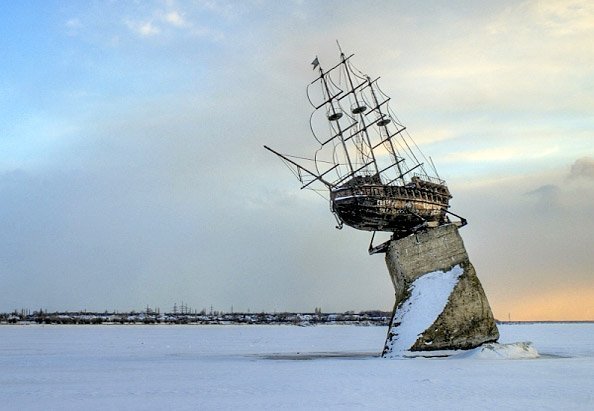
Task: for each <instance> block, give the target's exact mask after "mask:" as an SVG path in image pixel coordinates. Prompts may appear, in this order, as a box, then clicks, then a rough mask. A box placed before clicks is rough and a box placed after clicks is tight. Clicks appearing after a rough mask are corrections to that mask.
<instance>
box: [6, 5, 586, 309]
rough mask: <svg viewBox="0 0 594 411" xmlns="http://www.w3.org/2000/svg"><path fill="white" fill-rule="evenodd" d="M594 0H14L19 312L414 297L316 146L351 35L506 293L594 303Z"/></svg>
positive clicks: (518, 298) (541, 301)
mask: <svg viewBox="0 0 594 411" xmlns="http://www.w3.org/2000/svg"><path fill="white" fill-rule="evenodd" d="M593 39H594V4H592V2H590V1H587V0H585V1H579V0H576V1H498V2H492V1H454V2H452V1H426V2H416V1H364V2H361V1H324V2H318V1H285V2H277V1H263V0H262V1H216V0H210V1H209V0H204V1H200V0H197V1H173V0H172V1H139V2H133V1H129V2H116V1H107V0H105V1H88V2H69V1H51V0H48V1H19V2H4V3H2V4H1V5H0V57H1V60H2V64H1V65H0V227H2V229H1V230H0V284H1V287H0V311H12V310H14V309H20V308H31V309H36V308H43V309H47V310H49V311H54V310H76V309H88V310H99V311H103V310H130V309H139V308H143V307H146V306H147V305H149V306H151V307H159V308H160V309H161V310H162V311H168V310H171V308H172V306H173V304H174V303H178V304H179V303H180V302H181V301H183V302H184V303H185V304H187V305H188V306H190V307H193V308H196V309H202V308H205V307H211V306H212V307H214V309H217V310H223V311H230V310H231V309H234V310H235V311H247V310H248V309H249V310H251V311H313V310H314V308H315V307H321V308H322V310H323V311H325V312H331V311H346V310H355V311H360V310H367V309H384V310H390V309H391V308H392V305H393V302H394V294H393V293H394V291H393V288H392V285H391V282H390V279H389V275H388V272H387V268H386V266H385V263H384V260H383V257H382V256H381V255H374V256H369V255H368V254H367V247H368V243H369V240H370V235H369V233H367V232H361V231H357V230H354V229H351V228H348V227H346V228H344V229H343V230H336V229H335V228H334V227H335V221H334V218H333V216H332V214H331V213H330V212H329V207H328V203H327V202H326V201H324V200H323V199H321V198H320V197H318V196H317V195H316V194H315V193H313V192H310V191H307V190H299V187H300V185H299V182H298V181H297V180H295V178H294V177H293V175H292V174H291V173H290V172H289V171H288V170H287V169H286V168H285V167H284V166H283V164H282V163H281V162H280V161H279V160H278V159H277V158H275V157H274V156H273V155H271V154H270V153H268V152H267V151H265V150H264V149H263V147H262V146H263V145H264V144H267V145H269V146H271V147H274V148H275V149H277V150H278V151H281V152H284V153H292V154H297V155H310V154H311V153H312V152H313V150H314V149H315V145H314V140H313V138H312V135H311V133H310V130H309V116H310V109H311V107H310V106H309V103H308V101H307V98H306V94H305V87H306V85H307V84H309V83H310V82H311V81H312V80H314V78H315V73H314V72H313V71H312V66H311V65H310V63H311V61H312V60H313V59H314V58H315V57H316V56H318V58H319V61H320V62H321V63H322V64H323V65H325V66H330V65H333V64H334V63H335V62H337V59H338V51H337V47H336V40H339V41H340V44H341V46H342V48H343V49H344V50H345V52H346V53H349V54H350V53H354V54H355V56H354V57H353V60H352V61H353V63H354V64H355V66H357V67H358V68H359V69H361V70H362V71H364V72H366V73H368V74H369V75H370V76H372V77H378V76H379V77H381V79H380V84H381V87H382V89H383V90H384V91H385V92H386V93H387V94H388V95H389V96H390V97H391V98H392V108H393V109H394V110H395V111H396V113H397V114H398V117H399V119H400V121H401V122H403V123H404V124H405V125H406V126H407V130H408V131H409V132H410V134H411V136H412V137H413V138H414V139H415V141H416V142H417V144H418V145H419V146H420V147H421V149H422V150H423V152H424V153H425V154H427V155H430V156H431V157H432V159H433V161H434V162H435V164H436V166H437V168H438V170H439V173H440V176H441V177H443V178H445V179H446V180H447V181H448V185H449V187H450V191H451V192H452V193H453V196H454V198H453V199H452V201H451V205H452V208H451V210H452V211H453V212H455V213H457V214H460V215H463V216H464V217H466V218H467V219H468V220H469V225H468V226H466V227H464V228H463V229H462V230H461V234H462V237H463V239H464V241H465V244H466V247H467V250H468V252H469V256H470V259H471V262H472V263H473V264H474V266H475V268H476V270H477V274H478V276H479V278H480V280H481V281H482V284H483V287H484V288H485V291H486V293H487V296H488V298H489V301H490V304H491V306H492V308H493V311H494V314H495V316H496V317H497V318H499V319H503V320H507V319H512V320H594V252H593V251H592V250H593V249H594V247H593V245H594V219H593V215H594V114H593V113H594V40H593Z"/></svg>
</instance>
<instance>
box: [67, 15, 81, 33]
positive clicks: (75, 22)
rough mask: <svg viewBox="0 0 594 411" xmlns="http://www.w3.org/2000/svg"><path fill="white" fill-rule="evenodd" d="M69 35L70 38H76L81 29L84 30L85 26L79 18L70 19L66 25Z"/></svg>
mask: <svg viewBox="0 0 594 411" xmlns="http://www.w3.org/2000/svg"><path fill="white" fill-rule="evenodd" d="M65 26H66V29H67V33H68V35H69V36H76V35H77V34H78V32H79V30H80V29H82V28H83V25H82V23H81V21H80V19H78V18H72V19H69V20H68V21H67V22H66V24H65Z"/></svg>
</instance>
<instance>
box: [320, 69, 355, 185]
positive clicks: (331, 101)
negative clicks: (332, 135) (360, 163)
mask: <svg viewBox="0 0 594 411" xmlns="http://www.w3.org/2000/svg"><path fill="white" fill-rule="evenodd" d="M319 67H320V78H321V79H322V83H323V84H324V89H325V91H326V94H327V95H328V104H330V107H331V108H332V114H330V115H329V116H328V121H334V122H336V128H337V129H338V137H339V138H340V142H341V143H342V148H343V150H344V154H345V155H346V159H347V162H348V165H349V170H351V172H350V174H354V172H355V171H354V168H353V163H352V162H351V157H350V156H349V151H348V149H347V145H346V142H345V141H344V137H343V134H342V127H340V123H339V122H338V119H340V118H341V117H342V113H340V112H338V111H336V107H335V106H334V98H333V97H332V94H331V93H330V88H329V87H328V82H327V81H326V77H325V73H324V70H322V66H321V65H320V66H319Z"/></svg>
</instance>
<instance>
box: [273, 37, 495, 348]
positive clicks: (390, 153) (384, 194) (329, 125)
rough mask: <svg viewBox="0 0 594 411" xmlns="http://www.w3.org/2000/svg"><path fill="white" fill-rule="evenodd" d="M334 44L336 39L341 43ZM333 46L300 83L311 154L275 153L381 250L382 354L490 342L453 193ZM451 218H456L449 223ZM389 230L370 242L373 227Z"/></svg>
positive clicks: (491, 326) (374, 88)
mask: <svg viewBox="0 0 594 411" xmlns="http://www.w3.org/2000/svg"><path fill="white" fill-rule="evenodd" d="M339 50H340V45H339ZM352 57H353V55H352V54H351V55H349V56H346V55H345V54H344V53H343V52H342V50H340V60H339V62H338V63H337V64H336V65H334V66H332V67H331V68H330V69H328V70H324V69H322V66H321V64H320V61H319V59H318V58H317V57H316V58H315V59H314V61H313V62H312V65H313V68H314V70H317V72H318V75H317V76H316V78H315V79H314V80H313V81H312V82H311V83H310V84H309V85H308V87H307V96H308V99H309V102H310V103H311V105H312V106H313V107H314V112H313V113H312V115H311V118H310V127H311V131H312V133H313V136H314V138H315V140H316V141H317V143H318V147H317V149H316V150H315V153H314V155H313V157H311V158H306V157H303V156H292V155H288V154H281V153H279V152H277V151H275V150H273V149H271V148H270V147H268V146H264V147H265V148H266V149H267V150H269V151H271V152H272V153H274V154H276V155H277V156H278V157H279V158H280V159H281V160H283V162H284V163H285V164H286V165H287V166H288V167H289V168H290V169H291V170H292V171H293V172H294V174H295V175H296V176H297V178H298V179H299V181H300V182H301V183H302V186H301V188H302V189H305V188H307V189H311V190H315V191H316V192H318V194H322V195H323V194H327V195H328V200H329V202H330V209H331V211H332V213H333V214H334V216H335V218H336V221H337V228H339V229H341V228H343V226H344V225H347V226H350V227H352V228H355V229H357V230H363V231H369V232H373V235H372V238H371V242H370V244H369V253H370V254H378V253H385V254H386V264H387V266H388V271H389V273H390V277H391V279H392V282H393V284H394V290H395V296H396V302H395V305H394V311H393V314H392V320H391V323H390V328H389V331H388V336H387V339H386V343H385V347H384V351H383V356H384V357H395V356H407V355H410V353H414V352H428V351H433V352H434V351H436V350H458V349H470V348H475V347H478V346H479V345H481V344H484V343H487V342H495V341H497V339H498V337H499V333H498V330H497V326H496V324H495V320H494V318H493V314H492V312H491V308H490V307H489V303H488V301H487V298H486V296H485V293H484V291H483V289H482V286H481V284H480V281H479V280H478V278H477V276H476V273H475V271H474V268H473V266H472V264H471V263H470V260H469V259H468V255H467V253H466V249H465V247H464V243H463V241H462V238H461V237H460V234H459V232H458V228H459V227H462V226H464V225H466V220H465V219H464V218H462V217H460V216H458V215H456V214H454V213H452V212H451V211H450V210H449V208H450V205H449V201H450V199H451V198H452V195H451V193H450V191H449V189H448V187H447V184H446V182H445V180H443V179H441V178H440V176H439V175H438V173H437V169H436V168H435V165H434V164H433V161H432V160H431V158H430V157H429V158H427V157H426V156H425V155H424V154H423V153H422V152H421V150H420V149H419V147H418V146H417V144H416V143H415V142H414V140H412V138H411V136H410V134H409V133H408V131H407V130H406V127H404V126H403V125H402V124H401V123H400V122H399V120H398V118H397V117H396V115H395V113H394V112H393V111H392V109H391V107H390V98H389V97H388V96H387V95H386V94H384V92H383V91H382V90H381V89H380V87H379V85H378V79H379V78H375V79H372V78H371V77H370V76H368V75H366V74H364V73H363V72H361V71H360V70H359V69H357V68H356V67H355V66H354V65H353V64H352V61H351V59H352ZM451 217H455V220H454V221H453V220H451V219H450V218H451ZM378 231H380V232H389V233H392V235H391V239H390V240H389V241H387V242H384V243H383V244H380V245H377V246H374V245H373V240H374V236H375V233H376V232H378Z"/></svg>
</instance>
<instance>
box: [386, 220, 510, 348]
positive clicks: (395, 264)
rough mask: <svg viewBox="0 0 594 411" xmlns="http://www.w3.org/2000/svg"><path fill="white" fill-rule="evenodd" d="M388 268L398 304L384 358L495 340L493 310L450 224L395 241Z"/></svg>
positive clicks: (456, 229)
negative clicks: (404, 353) (407, 352)
mask: <svg viewBox="0 0 594 411" xmlns="http://www.w3.org/2000/svg"><path fill="white" fill-rule="evenodd" d="M386 264H387V266H388V270H389V272H390V277H391V279H392V283H393V284H394V290H395V294H396V302H395V305H394V311H393V313H392V321H391V325H390V328H389V330H388V336H387V339H386V344H385V347H384V352H383V356H384V357H390V356H398V355H399V353H401V352H405V351H434V350H459V349H471V348H475V347H478V346H480V345H481V344H483V343H487V342H495V341H497V340H498V338H499V331H498V330H497V325H496V324H495V319H494V318H493V313H492V311H491V307H490V306H489V302H488V301H487V297H486V295H485V292H484V291H483V288H482V286H481V283H480V281H479V279H478V277H477V276H476V272H475V270H474V267H473V266H472V264H471V263H470V260H469V259H468V254H467V253H466V249H465V247H464V243H463V242H462V238H461V237H460V234H459V233H458V228H457V227H456V226H455V225H454V224H449V225H444V226H440V227H436V228H430V229H428V230H427V231H425V232H421V233H418V234H413V235H410V236H408V237H405V238H402V239H400V240H393V241H392V242H391V243H390V245H389V248H388V251H387V253H386ZM419 327H420V329H419ZM411 333H412V334H411ZM411 336H412V337H411Z"/></svg>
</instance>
